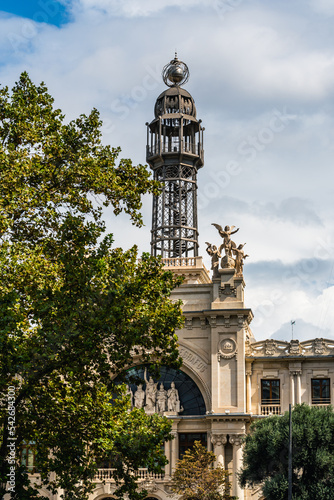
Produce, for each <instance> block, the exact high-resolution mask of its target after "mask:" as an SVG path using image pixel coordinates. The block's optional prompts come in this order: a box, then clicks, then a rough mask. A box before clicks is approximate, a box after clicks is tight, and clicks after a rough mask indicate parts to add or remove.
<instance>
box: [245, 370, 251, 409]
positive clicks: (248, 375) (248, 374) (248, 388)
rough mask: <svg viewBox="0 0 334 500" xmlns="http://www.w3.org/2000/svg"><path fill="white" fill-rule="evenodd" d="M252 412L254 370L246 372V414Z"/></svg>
mask: <svg viewBox="0 0 334 500" xmlns="http://www.w3.org/2000/svg"><path fill="white" fill-rule="evenodd" d="M251 411H252V370H251V369H249V370H247V371H246V413H250V412H251Z"/></svg>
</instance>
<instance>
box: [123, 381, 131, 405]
mask: <svg viewBox="0 0 334 500" xmlns="http://www.w3.org/2000/svg"><path fill="white" fill-rule="evenodd" d="M125 394H126V395H128V396H130V402H131V406H132V404H133V392H132V389H131V387H130V386H129V385H127V386H126V393H125Z"/></svg>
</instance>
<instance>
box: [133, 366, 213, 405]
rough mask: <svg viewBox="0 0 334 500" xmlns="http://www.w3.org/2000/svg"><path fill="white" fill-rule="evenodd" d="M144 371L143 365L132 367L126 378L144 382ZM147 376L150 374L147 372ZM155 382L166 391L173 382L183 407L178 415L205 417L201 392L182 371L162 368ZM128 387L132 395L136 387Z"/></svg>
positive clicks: (166, 367)
mask: <svg viewBox="0 0 334 500" xmlns="http://www.w3.org/2000/svg"><path fill="white" fill-rule="evenodd" d="M147 368H148V367H147ZM144 371H145V365H139V366H134V367H132V368H129V369H128V370H127V372H126V378H127V379H129V377H131V376H135V377H139V378H140V379H142V380H144ZM149 375H150V373H149V372H148V376H149ZM155 382H158V383H159V384H160V383H163V384H164V388H165V389H166V390H168V389H170V387H171V383H172V382H174V384H175V388H176V389H177V390H178V392H179V398H180V403H181V406H182V407H183V411H182V412H181V413H180V415H205V411H206V408H205V402H204V399H203V396H202V394H201V391H200V390H199V388H198V387H197V385H196V384H195V382H194V381H193V380H192V379H191V378H190V377H189V375H187V374H186V373H184V372H183V371H181V370H177V369H175V368H171V367H168V366H162V367H161V368H160V377H159V379H155ZM129 385H130V387H131V389H132V392H133V393H134V392H135V391H136V389H137V386H136V385H135V384H129ZM143 389H144V390H145V389H146V387H145V384H144V385H143Z"/></svg>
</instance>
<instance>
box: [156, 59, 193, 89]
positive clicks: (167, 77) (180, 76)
mask: <svg viewBox="0 0 334 500" xmlns="http://www.w3.org/2000/svg"><path fill="white" fill-rule="evenodd" d="M162 79H163V81H164V82H165V84H166V85H168V87H173V86H175V85H177V86H180V85H182V84H184V83H186V82H187V81H188V80H189V68H188V66H187V65H186V63H184V62H183V61H180V60H179V59H178V57H177V54H176V52H175V57H174V59H172V60H171V61H170V63H168V64H166V66H164V69H163V70H162Z"/></svg>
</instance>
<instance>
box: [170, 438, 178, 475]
mask: <svg viewBox="0 0 334 500" xmlns="http://www.w3.org/2000/svg"><path fill="white" fill-rule="evenodd" d="M171 434H172V436H174V439H173V440H172V441H171V459H170V475H172V474H173V472H174V470H175V467H176V461H177V460H178V458H179V436H178V433H177V431H172V432H171Z"/></svg>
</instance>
